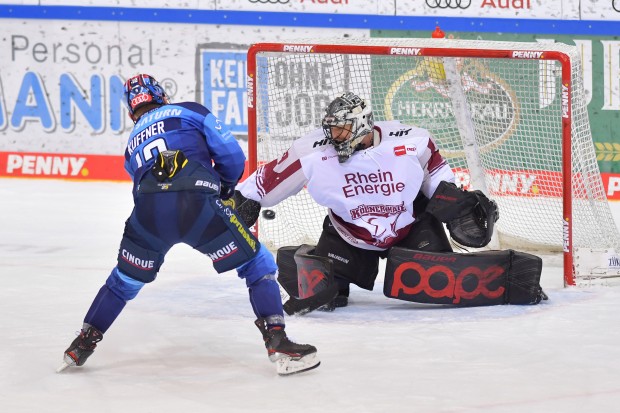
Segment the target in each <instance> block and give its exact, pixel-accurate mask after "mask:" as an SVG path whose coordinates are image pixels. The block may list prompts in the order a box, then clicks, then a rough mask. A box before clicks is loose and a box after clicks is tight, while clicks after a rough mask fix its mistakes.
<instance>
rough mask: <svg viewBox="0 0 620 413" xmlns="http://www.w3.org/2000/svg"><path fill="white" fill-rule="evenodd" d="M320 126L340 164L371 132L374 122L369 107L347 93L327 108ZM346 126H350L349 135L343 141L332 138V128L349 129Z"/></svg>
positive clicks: (335, 137) (352, 94)
mask: <svg viewBox="0 0 620 413" xmlns="http://www.w3.org/2000/svg"><path fill="white" fill-rule="evenodd" d="M322 125H323V133H324V134H325V137H326V138H327V139H328V140H329V142H330V143H331V144H332V145H334V147H335V148H336V152H337V153H338V161H339V162H340V163H342V162H345V161H346V160H347V159H349V157H350V156H351V155H352V154H353V152H355V150H357V149H358V146H359V144H360V142H361V141H362V139H363V138H364V137H365V136H366V135H367V134H368V133H370V132H371V131H372V129H373V126H374V122H373V118H372V111H371V110H370V106H369V105H368V104H367V103H366V102H365V101H364V100H363V99H362V98H360V97H359V96H357V95H356V94H354V93H352V92H347V93H344V94H343V95H341V96H339V97H337V98H336V99H334V100H333V101H332V102H331V103H330V104H329V106H327V109H325V117H324V118H323V123H322ZM347 125H351V127H350V130H351V135H350V136H349V138H348V139H346V140H344V141H337V140H336V139H337V138H338V136H332V127H339V128H343V129H344V128H346V129H349V128H347Z"/></svg>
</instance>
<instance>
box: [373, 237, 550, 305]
mask: <svg viewBox="0 0 620 413" xmlns="http://www.w3.org/2000/svg"><path fill="white" fill-rule="evenodd" d="M541 272H542V259H541V258H540V257H537V256H535V255H531V254H527V253H524V252H519V251H514V250H505V251H483V252H475V253H467V254H459V253H436V252H425V251H416V250H410V249H407V248H400V247H394V248H392V249H391V250H390V253H389V255H388V261H387V266H386V271H385V283H384V285H383V293H384V295H385V296H386V297H390V298H396V299H399V300H405V301H413V302H417V303H429V304H454V305H459V306H488V305H499V304H538V303H539V302H540V301H541V299H542V298H543V297H545V296H544V293H543V292H542V289H541V287H540V275H541Z"/></svg>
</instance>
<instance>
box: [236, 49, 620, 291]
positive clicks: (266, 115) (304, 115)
mask: <svg viewBox="0 0 620 413" xmlns="http://www.w3.org/2000/svg"><path fill="white" fill-rule="evenodd" d="M247 71H248V77H247V89H248V145H249V146H248V150H249V166H250V171H254V170H256V168H257V166H258V165H260V164H261V163H264V162H267V161H269V160H271V159H274V158H277V157H278V156H280V155H281V154H282V153H283V152H284V151H286V149H288V147H289V146H290V144H291V143H292V142H293V141H294V140H295V139H297V138H299V137H301V136H303V135H304V134H306V133H308V132H309V131H310V130H312V129H315V128H317V127H320V118H321V111H322V109H323V108H324V107H325V105H326V104H327V103H328V101H329V100H330V99H332V98H333V97H335V96H336V95H337V94H339V93H342V92H344V91H347V90H351V91H354V92H356V93H358V94H359V95H361V96H362V97H364V98H366V99H367V100H369V101H370V102H371V106H372V108H373V113H374V116H375V120H391V119H399V120H401V121H402V122H403V123H409V124H415V125H417V126H421V127H425V128H427V129H429V130H430V131H431V132H432V133H433V136H434V137H435V139H436V140H437V141H438V144H439V147H440V149H441V151H442V153H443V154H444V157H446V158H447V159H448V161H449V162H450V164H451V166H452V167H453V169H454V171H455V174H456V175H457V180H458V182H457V183H460V184H462V185H464V186H465V187H469V188H475V189H481V190H482V191H483V192H485V193H486V194H487V195H489V196H490V197H491V198H493V199H494V200H496V202H497V203H498V205H499V207H500V220H499V221H498V224H497V228H498V233H497V234H496V235H495V236H494V244H493V246H494V247H496V248H497V247H501V248H507V247H512V248H515V249H527V250H533V251H536V250H545V251H549V250H551V251H558V252H559V251H561V252H562V253H563V265H564V281H565V284H566V285H574V284H575V282H576V280H588V279H592V278H601V277H608V276H612V277H613V276H617V275H618V274H620V266H618V262H619V260H618V257H617V255H616V252H617V251H620V248H619V246H620V241H619V239H620V237H619V236H618V230H617V228H616V225H615V222H614V220H613V217H612V215H611V211H610V209H609V205H608V203H607V198H606V195H605V192H604V189H603V185H602V180H601V177H600V171H599V168H598V164H597V161H596V156H595V152H594V146H593V143H592V136H591V132H590V127H589V121H588V114H587V107H586V96H585V91H584V87H583V79H582V78H581V73H582V72H581V60H580V55H579V53H578V49H577V48H576V47H575V46H569V45H565V44H561V43H525V42H494V41H473V40H471V41H470V40H448V39H414V38H398V39H397V38H395V39H366V38H363V39H339V40H330V41H326V40H324V39H309V40H308V39H306V40H299V41H290V42H287V43H260V44H254V45H252V46H251V47H250V48H249V50H248V59H247ZM273 209H274V211H275V212H276V219H274V220H270V221H268V222H265V221H263V220H262V219H261V220H259V226H260V228H261V230H260V233H259V234H260V238H261V241H263V242H265V243H267V244H268V246H269V247H270V248H279V247H281V246H284V245H297V244H301V243H313V242H314V243H316V240H317V239H318V234H320V229H321V223H322V219H323V217H324V215H325V210H324V209H323V208H320V207H319V206H318V205H316V204H315V203H314V202H313V201H312V199H311V198H309V196H308V195H307V194H306V193H305V190H302V192H301V193H300V194H299V195H298V196H296V197H292V198H290V199H288V200H286V201H284V202H283V203H281V204H280V205H278V206H276V207H274V208H273ZM297 233H299V235H297Z"/></svg>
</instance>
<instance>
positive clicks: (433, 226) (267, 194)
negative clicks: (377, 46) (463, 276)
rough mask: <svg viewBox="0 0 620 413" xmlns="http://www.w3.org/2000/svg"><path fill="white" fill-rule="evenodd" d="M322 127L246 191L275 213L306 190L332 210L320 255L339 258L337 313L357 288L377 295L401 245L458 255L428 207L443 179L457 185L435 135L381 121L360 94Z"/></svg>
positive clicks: (333, 110) (339, 103)
mask: <svg viewBox="0 0 620 413" xmlns="http://www.w3.org/2000/svg"><path fill="white" fill-rule="evenodd" d="M322 126H323V127H322V128H321V129H317V130H315V131H313V132H311V133H309V134H307V135H306V136H304V137H302V138H300V139H298V140H297V141H295V142H294V144H293V145H292V146H291V148H290V149H289V150H288V151H286V152H285V153H284V154H283V155H282V156H281V157H280V158H279V159H276V160H273V161H271V162H269V163H267V164H265V165H263V166H261V167H260V168H259V169H258V170H257V171H256V172H255V173H254V174H253V175H251V176H250V177H249V178H248V179H246V180H245V181H244V182H243V183H242V184H241V185H240V186H239V187H238V189H239V191H240V192H241V194H242V195H243V196H244V197H246V198H249V199H252V200H254V201H258V202H259V203H260V205H261V206H262V207H269V206H273V205H276V204H277V203H279V202H281V201H282V200H284V199H285V198H287V197H289V196H292V195H294V194H296V193H297V192H299V191H300V190H301V189H302V188H303V187H304V186H306V187H307V190H308V192H309V193H310V195H311V196H312V197H313V198H314V200H315V201H316V202H317V203H318V204H320V205H322V206H324V207H327V208H328V216H327V217H326V219H325V222H324V224H323V232H322V234H321V237H320V239H319V241H318V244H317V245H316V248H315V249H314V251H313V252H312V254H313V255H316V256H322V257H330V258H332V259H333V264H334V276H335V277H334V278H335V280H336V281H337V283H338V290H339V292H338V296H337V297H336V299H335V300H334V301H333V302H332V303H331V308H332V309H333V307H334V306H337V307H342V306H346V305H347V302H348V298H347V297H348V295H349V284H350V283H353V284H356V285H358V286H359V287H361V288H364V289H368V290H372V288H373V286H374V282H375V279H376V277H377V273H378V263H379V258H385V257H386V256H387V251H388V249H389V248H391V247H393V246H396V245H398V246H405V247H408V248H411V249H415V250H427V251H436V252H450V251H452V248H451V246H450V242H449V241H448V238H447V236H446V233H445V230H444V228H443V226H442V224H441V222H440V221H438V220H437V219H436V218H435V217H434V216H432V215H430V214H426V213H424V208H425V205H426V203H427V202H428V199H429V198H431V196H432V195H433V194H434V192H435V190H436V189H437V186H438V185H439V184H440V183H441V182H442V181H446V182H454V174H453V172H452V170H451V168H450V165H449V164H448V163H447V162H446V160H445V159H444V158H443V157H442V156H441V154H440V153H439V149H438V147H437V145H436V144H435V142H434V140H433V138H432V136H431V134H430V133H429V131H428V130H426V129H422V128H418V127H415V126H411V125H406V124H403V123H401V122H399V121H386V122H376V123H375V122H374V121H373V114H372V111H371V108H370V106H369V105H368V104H367V103H366V102H365V101H364V100H363V99H361V98H360V97H359V96H357V95H355V94H354V93H345V94H343V95H341V96H339V97H337V98H336V99H334V100H333V101H332V102H331V103H330V104H329V106H328V108H327V109H326V115H325V117H324V119H323V125H322ZM280 272H281V277H280V278H281V284H283V286H285V285H284V283H283V282H282V268H281V269H280ZM285 282H286V281H285ZM285 289H286V286H285ZM287 290H288V289H287Z"/></svg>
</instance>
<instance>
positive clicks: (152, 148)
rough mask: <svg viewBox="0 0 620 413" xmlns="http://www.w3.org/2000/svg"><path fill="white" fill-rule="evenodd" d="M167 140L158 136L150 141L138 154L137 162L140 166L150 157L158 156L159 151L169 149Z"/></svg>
mask: <svg viewBox="0 0 620 413" xmlns="http://www.w3.org/2000/svg"><path fill="white" fill-rule="evenodd" d="M167 150H168V147H167V146H166V141H165V139H164V138H157V139H155V140H154V141H153V142H150V143H149V144H148V145H146V146H145V147H144V148H143V149H142V153H137V154H136V163H137V164H138V168H140V167H141V166H142V165H143V164H144V163H145V162H147V161H148V160H149V159H152V158H154V157H156V156H157V154H158V153H159V152H163V151H167Z"/></svg>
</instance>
